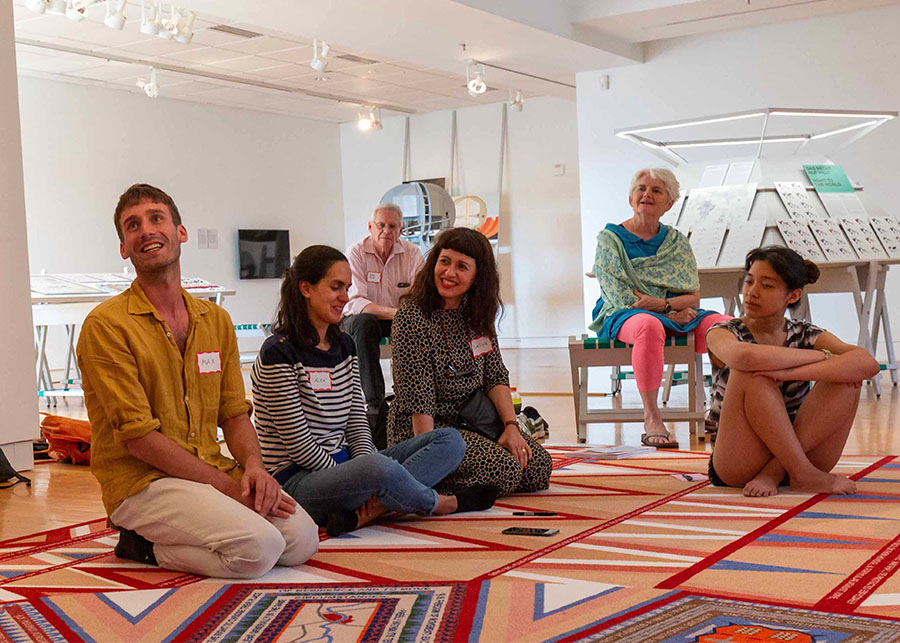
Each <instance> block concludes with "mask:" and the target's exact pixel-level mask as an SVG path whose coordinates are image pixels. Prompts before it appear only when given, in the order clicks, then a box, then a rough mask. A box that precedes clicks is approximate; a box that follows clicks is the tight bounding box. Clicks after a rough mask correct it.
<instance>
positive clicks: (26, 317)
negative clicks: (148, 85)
mask: <svg viewBox="0 0 900 643" xmlns="http://www.w3.org/2000/svg"><path fill="white" fill-rule="evenodd" d="M0 195H3V197H2V199H0V231H2V233H0V386H2V389H3V406H2V410H0V446H2V448H3V451H4V452H5V453H6V457H7V458H9V461H10V462H11V463H12V465H13V467H14V468H16V469H17V470H20V471H21V470H25V469H31V468H32V466H33V465H34V460H33V458H32V449H31V440H32V439H33V438H36V437H38V428H37V427H38V414H37V411H38V404H37V383H36V381H35V370H34V331H33V330H32V328H33V327H32V322H31V295H30V292H31V291H30V285H29V279H28V240H27V237H26V230H25V185H24V178H23V175H22V137H21V129H20V126H19V89H18V85H17V82H16V45H15V34H14V32H13V5H12V3H11V2H3V3H0Z"/></svg>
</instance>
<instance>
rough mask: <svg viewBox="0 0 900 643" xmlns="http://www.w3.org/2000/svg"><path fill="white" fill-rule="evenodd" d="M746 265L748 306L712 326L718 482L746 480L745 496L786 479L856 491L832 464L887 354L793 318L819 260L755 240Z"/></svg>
mask: <svg viewBox="0 0 900 643" xmlns="http://www.w3.org/2000/svg"><path fill="white" fill-rule="evenodd" d="M745 268H746V273H745V275H744V282H743V286H742V293H743V300H744V314H743V315H742V316H741V317H739V318H737V319H732V320H731V321H727V322H723V323H720V324H716V325H715V326H713V327H712V328H711V329H710V330H709V332H708V333H707V334H706V345H707V347H708V348H709V357H710V361H711V362H712V367H713V382H712V386H711V387H710V399H711V402H710V417H711V418H712V419H713V420H715V419H718V421H719V433H718V438H717V440H716V448H715V450H714V451H713V455H712V457H711V458H710V460H709V479H710V482H712V483H713V484H714V485H720V486H730V487H743V489H744V495H745V496H772V495H775V494H776V493H778V486H779V484H782V485H783V484H790V486H791V488H792V489H794V490H795V491H806V492H811V493H835V494H850V493H855V491H856V483H854V482H853V481H852V480H849V479H847V478H845V477H843V476H836V475H833V474H832V473H830V471H831V470H832V469H833V468H834V466H835V465H836V464H837V461H838V458H840V456H841V452H842V451H843V450H844V445H845V444H846V442H847V436H848V435H849V433H850V427H851V426H852V424H853V418H854V417H855V416H856V407H857V404H859V389H860V384H861V383H862V381H863V380H864V379H868V378H870V377H873V376H874V375H875V374H876V373H877V372H878V362H876V361H875V359H874V358H873V357H872V356H871V355H869V353H868V352H867V351H866V350H865V349H864V348H860V347H859V346H853V345H851V344H845V343H844V342H842V341H841V340H839V339H838V338H837V337H835V336H834V335H832V334H831V333H829V332H828V331H826V330H823V329H821V328H818V327H817V326H813V325H812V324H811V323H810V322H808V321H805V320H794V319H785V316H784V314H785V311H786V310H787V308H788V307H790V308H794V307H796V306H797V304H799V303H800V297H801V295H802V294H803V287H804V286H806V285H807V284H812V283H815V282H816V280H817V279H818V278H819V268H818V267H817V266H816V264H814V263H813V262H812V261H809V260H806V261H804V260H803V258H802V257H801V256H800V255H799V254H797V253H796V252H794V251H793V250H791V249H789V248H786V247H784V246H767V247H765V248H756V249H754V250H751V251H750V252H749V253H748V254H747V259H746V262H745ZM810 380H814V381H815V383H816V384H815V386H814V387H812V389H810ZM785 474H787V475H785Z"/></svg>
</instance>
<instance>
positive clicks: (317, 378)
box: [306, 371, 331, 391]
mask: <svg viewBox="0 0 900 643" xmlns="http://www.w3.org/2000/svg"><path fill="white" fill-rule="evenodd" d="M306 374H307V376H308V377H309V385H310V386H311V387H312V390H314V391H330V390H331V373H330V372H329V371H306Z"/></svg>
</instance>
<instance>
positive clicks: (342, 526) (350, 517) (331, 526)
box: [325, 509, 359, 538]
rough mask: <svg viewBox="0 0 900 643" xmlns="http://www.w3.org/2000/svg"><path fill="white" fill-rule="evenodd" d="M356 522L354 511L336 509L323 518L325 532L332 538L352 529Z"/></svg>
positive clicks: (354, 527) (356, 524)
mask: <svg viewBox="0 0 900 643" xmlns="http://www.w3.org/2000/svg"><path fill="white" fill-rule="evenodd" d="M358 524H359V523H358V521H357V517H356V512H355V511H348V510H346V509H338V510H337V511H333V512H331V513H330V514H328V516H327V517H326V518H325V533H326V534H328V535H329V536H331V537H332V538H337V537H338V536H340V535H341V534H346V533H347V532H350V531H353V530H354V529H356V527H357V526H358Z"/></svg>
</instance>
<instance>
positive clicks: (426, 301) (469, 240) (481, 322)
mask: <svg viewBox="0 0 900 643" xmlns="http://www.w3.org/2000/svg"><path fill="white" fill-rule="evenodd" d="M442 250H455V251H456V252H459V253H461V254H464V255H466V256H467V257H471V258H472V259H474V260H475V279H474V281H472V286H471V287H470V288H469V290H468V292H467V293H466V295H465V297H464V299H463V302H464V303H463V306H462V314H463V316H464V317H465V318H466V321H467V322H468V324H469V328H471V329H472V330H473V331H474V332H476V333H478V334H481V335H487V336H489V337H496V336H497V328H496V321H497V317H498V315H499V316H502V315H503V301H501V299H500V274H499V272H498V271H497V262H496V260H495V259H494V250H493V248H491V243H490V241H488V240H487V237H485V236H484V235H483V234H481V233H480V232H478V231H477V230H471V229H469V228H450V229H448V230H444V231H443V232H441V233H440V234H439V235H438V236H437V239H435V241H434V245H433V246H432V247H431V250H429V251H428V256H427V257H426V259H425V265H423V266H422V267H421V268H420V269H419V272H417V273H416V278H415V281H413V285H412V288H410V290H409V292H408V293H407V294H406V295H405V296H404V297H403V298H402V300H401V301H402V302H407V301H411V302H413V303H414V304H416V305H418V306H419V308H421V309H422V311H423V312H424V313H425V314H426V315H431V314H432V313H433V312H434V311H435V310H440V309H441V308H443V307H444V298H443V297H441V295H440V293H439V292H438V289H437V285H436V284H435V282H434V268H435V266H436V265H437V260H438V257H440V255H441V251H442Z"/></svg>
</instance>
